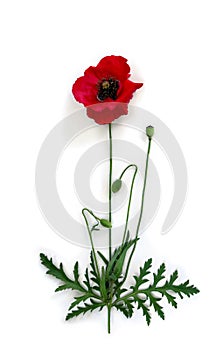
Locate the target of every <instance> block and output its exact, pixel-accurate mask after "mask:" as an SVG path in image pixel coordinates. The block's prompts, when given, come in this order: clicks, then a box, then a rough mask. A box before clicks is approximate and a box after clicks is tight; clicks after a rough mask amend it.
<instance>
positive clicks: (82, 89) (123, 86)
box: [72, 55, 143, 124]
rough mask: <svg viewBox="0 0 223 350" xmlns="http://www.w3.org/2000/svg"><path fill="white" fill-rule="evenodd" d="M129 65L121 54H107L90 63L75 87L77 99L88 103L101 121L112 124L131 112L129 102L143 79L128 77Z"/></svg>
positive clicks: (94, 114)
mask: <svg viewBox="0 0 223 350" xmlns="http://www.w3.org/2000/svg"><path fill="white" fill-rule="evenodd" d="M129 72H130V67H129V65H128V64H127V59H126V58H124V57H122V56H114V55H112V56H106V57H104V58H102V59H101V60H100V62H99V63H98V65H97V66H96V67H93V66H90V67H89V68H88V69H86V71H85V72H84V76H82V77H80V78H78V79H77V80H76V81H75V83H74V85H73V88H72V93H73V95H74V97H75V99H76V100H77V101H78V102H80V103H83V105H84V106H85V107H87V115H88V116H89V117H90V118H93V119H94V120H95V122H96V123H98V124H109V123H111V122H113V120H115V119H117V118H119V117H120V116H121V115H125V114H127V113H128V103H129V101H130V100H131V99H132V97H133V93H134V92H135V91H136V90H137V89H139V88H141V87H142V85H143V84H142V83H134V82H133V81H131V80H129V77H130V73H129Z"/></svg>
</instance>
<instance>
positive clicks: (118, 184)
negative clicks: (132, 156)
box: [112, 179, 122, 193]
mask: <svg viewBox="0 0 223 350" xmlns="http://www.w3.org/2000/svg"><path fill="white" fill-rule="evenodd" d="M121 187H122V180H121V179H117V180H115V181H114V182H113V184H112V192H113V193H116V192H118V191H119V190H120V188H121Z"/></svg>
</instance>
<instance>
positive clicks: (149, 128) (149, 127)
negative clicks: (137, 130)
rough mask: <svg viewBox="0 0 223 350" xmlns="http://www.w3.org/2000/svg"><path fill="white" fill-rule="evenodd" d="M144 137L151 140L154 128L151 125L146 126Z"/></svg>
mask: <svg viewBox="0 0 223 350" xmlns="http://www.w3.org/2000/svg"><path fill="white" fill-rule="evenodd" d="M146 135H147V136H148V138H149V139H151V138H152V137H153V135H154V127H153V126H152V125H149V126H147V128H146Z"/></svg>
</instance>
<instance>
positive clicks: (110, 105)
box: [87, 102, 128, 124]
mask: <svg viewBox="0 0 223 350" xmlns="http://www.w3.org/2000/svg"><path fill="white" fill-rule="evenodd" d="M125 114H128V104H127V103H118V102H103V103H98V104H95V105H92V106H88V107H87V115H88V117H89V118H92V119H94V120H95V122H96V123H98V124H110V123H112V122H113V120H115V119H117V118H119V117H121V116H122V115H125Z"/></svg>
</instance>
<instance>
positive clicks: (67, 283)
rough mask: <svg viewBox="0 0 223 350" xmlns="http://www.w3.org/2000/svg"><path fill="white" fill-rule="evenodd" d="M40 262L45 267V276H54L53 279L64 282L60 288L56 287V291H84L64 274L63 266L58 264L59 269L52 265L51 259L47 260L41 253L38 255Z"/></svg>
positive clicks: (76, 282)
mask: <svg viewBox="0 0 223 350" xmlns="http://www.w3.org/2000/svg"><path fill="white" fill-rule="evenodd" d="M40 260H41V264H42V265H43V266H45V267H46V268H47V269H48V270H47V272H46V273H47V274H48V275H51V276H54V277H55V278H57V279H59V280H60V281H62V282H64V283H63V285H62V286H60V287H58V288H57V289H56V291H61V290H65V289H73V290H78V291H81V292H83V291H85V289H84V288H83V287H82V286H81V284H80V283H79V282H78V281H76V280H75V281H73V280H71V279H70V278H69V277H68V276H67V275H66V274H65V272H64V269H63V264H62V263H60V267H59V268H58V267H57V266H55V265H54V263H53V260H52V258H51V259H48V258H47V256H46V255H44V254H43V253H41V254H40Z"/></svg>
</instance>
